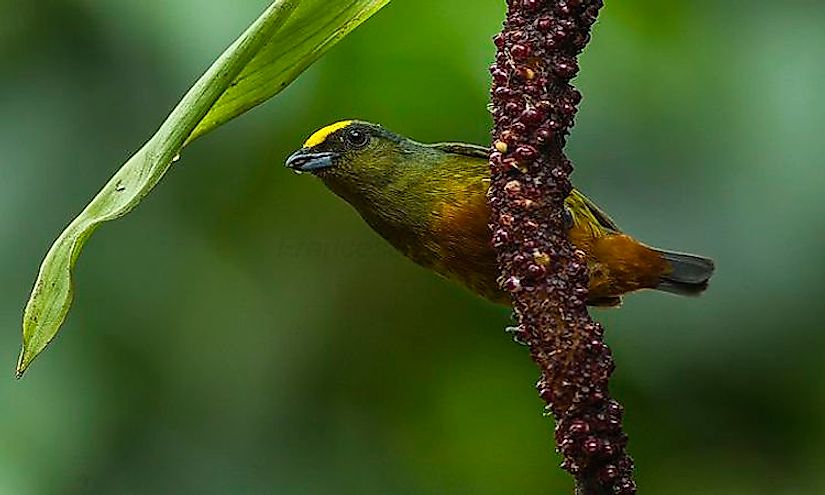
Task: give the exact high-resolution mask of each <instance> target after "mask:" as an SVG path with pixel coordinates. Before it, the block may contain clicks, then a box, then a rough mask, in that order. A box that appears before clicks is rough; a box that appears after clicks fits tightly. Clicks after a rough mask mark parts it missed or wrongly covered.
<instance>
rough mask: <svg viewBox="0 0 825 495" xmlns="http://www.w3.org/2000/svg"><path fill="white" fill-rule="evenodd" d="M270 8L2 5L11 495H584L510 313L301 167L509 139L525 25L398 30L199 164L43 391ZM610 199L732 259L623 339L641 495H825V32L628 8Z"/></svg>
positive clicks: (151, 219)
mask: <svg viewBox="0 0 825 495" xmlns="http://www.w3.org/2000/svg"><path fill="white" fill-rule="evenodd" d="M265 4H266V2H265V1H264V0H242V1H235V2H228V1H214V0H210V1H204V0H164V1H161V0H150V1H144V2H123V1H116V0H83V1H78V0H76V1H69V0H63V1H59V0H53V1H47V2H32V1H29V0H0V11H2V12H4V14H3V15H0V74H2V77H0V109H2V110H0V112H2V119H0V259H2V265H0V291H2V292H0V323H1V324H0V328H2V329H3V332H2V333H0V369H5V370H6V373H5V374H4V375H2V376H5V378H2V379H0V495H6V494H14V495H41V494H92V493H94V494H97V493H105V494H109V493H111V494H145V493H154V494H189V493H192V494H194V493H197V494H225V493H239V494H270V493H277V494H284V495H291V494H296V495H297V494H327V493H336V494H371V493H374V494H389V493H392V494H416V495H418V494H444V493H449V494H480V495H486V494H490V495H493V494H539V493H570V480H569V478H568V477H567V475H566V474H565V473H563V472H562V471H561V470H559V469H558V468H557V465H558V463H559V462H560V459H559V457H558V456H557V455H556V454H555V453H554V452H553V449H552V443H551V442H552V423H551V421H550V420H549V419H546V418H543V417H542V415H541V412H542V404H541V401H540V400H539V399H538V397H537V395H536V392H535V390H534V389H533V384H534V383H535V380H536V378H537V370H536V369H535V367H534V365H533V364H532V363H531V361H530V359H529V357H528V355H527V352H526V350H525V349H524V348H521V347H519V346H517V345H516V344H514V343H513V342H511V340H510V337H509V336H507V335H506V334H505V333H504V332H503V328H504V327H505V326H506V325H507V324H508V323H509V312H508V311H507V310H505V309H503V308H499V307H495V306H492V305H490V304H488V303H486V302H484V301H482V300H479V299H477V298H476V297H474V296H473V295H471V294H469V293H467V292H465V291H464V290H463V289H461V288H458V287H455V286H453V285H452V284H450V283H448V282H445V281H443V280H441V279H439V278H437V277H435V276H433V275H431V274H430V273H428V272H426V271H424V270H422V269H420V268H418V267H416V266H414V265H413V264H412V263H410V262H408V261H407V260H406V259H404V258H402V257H401V255H399V254H397V253H395V252H394V251H393V250H392V249H391V248H390V247H389V246H388V245H386V244H385V243H384V242H383V241H382V240H380V239H379V238H378V237H377V236H376V235H375V234H374V233H373V232H371V231H370V230H369V228H368V227H367V226H366V225H365V224H364V223H363V222H362V221H361V220H360V218H358V216H357V215H356V214H355V213H354V211H353V210H352V209H351V208H349V207H348V206H347V205H346V204H344V203H343V202H341V201H340V200H338V199H337V198H335V197H334V196H333V195H332V194H331V193H329V192H328V191H326V190H325V189H324V188H323V186H322V185H321V184H320V183H319V182H318V181H316V180H314V179H312V178H311V177H308V176H302V177H297V176H295V175H293V174H291V173H289V172H288V171H287V170H286V169H285V168H284V167H283V162H284V159H285V157H286V156H287V155H288V154H289V153H290V152H291V151H292V150H294V149H295V148H297V147H299V146H300V144H301V143H302V142H303V140H304V139H305V138H306V136H307V135H308V134H309V133H310V132H312V131H313V130H315V129H316V128H318V127H320V126H321V125H324V124H327V123H329V122H331V121H334V120H338V119H342V118H349V117H357V118H363V119H368V120H373V121H378V122H381V123H383V124H384V125H386V126H387V127H389V128H391V129H394V130H397V131H399V132H401V133H404V134H407V135H409V136H412V137H415V138H417V139H420V140H423V141H437V140H465V141H472V142H477V143H485V142H486V141H487V140H488V136H489V134H488V133H489V131H488V128H489V126H490V121H489V117H488V114H487V110H486V104H487V92H488V84H489V82H488V75H487V66H488V64H489V62H490V61H491V59H492V55H493V48H492V44H491V42H490V38H491V36H492V35H493V34H494V33H495V32H496V31H497V30H498V27H499V26H500V22H501V20H502V18H503V4H504V1H503V0H461V1H459V0H454V1H450V2H441V1H437V0H417V1H404V0H396V1H395V2H393V3H392V4H391V5H390V6H389V7H387V8H386V9H385V10H384V11H382V12H380V13H379V14H378V15H377V16H376V17H374V18H373V19H371V20H370V21H368V22H367V24H365V25H364V26H363V27H361V28H360V29H358V30H357V31H356V32H355V33H354V34H353V35H351V36H350V37H348V38H347V39H345V40H344V41H343V42H342V43H341V44H340V45H339V46H337V47H336V48H335V49H334V50H333V51H332V52H330V53H329V55H328V56H326V57H325V58H324V59H323V60H322V61H320V62H319V63H318V64H316V65H315V66H313V67H312V68H311V69H310V70H309V71H308V72H307V73H305V74H304V75H303V76H302V77H301V78H300V79H299V80H298V81H296V83H294V84H293V85H292V86H291V87H290V88H289V89H288V90H287V91H286V92H285V93H283V94H282V95H281V96H279V97H277V98H276V99H275V100H273V101H271V102H269V103H267V104H266V105H265V106H263V107H261V108H259V109H257V110H255V111H253V112H252V113H250V114H248V115H246V116H244V117H242V118H241V119H239V120H237V121H235V122H233V123H231V124H230V125H228V126H226V127H224V128H222V129H220V130H218V131H217V132H215V133H213V134H211V135H209V136H208V137H206V138H204V139H203V140H201V141H199V142H197V143H195V144H194V145H193V146H192V147H191V148H189V149H187V150H186V151H185V152H184V155H183V159H182V160H181V161H180V162H178V164H177V165H176V166H175V167H173V169H172V171H171V173H170V174H169V175H168V176H167V178H166V180H165V181H164V182H163V183H162V184H161V185H160V187H159V188H158V189H157V190H156V191H155V192H154V193H153V194H152V196H151V197H150V198H149V199H148V200H147V201H145V203H144V204H142V205H141V206H140V208H139V209H138V210H136V211H135V212H134V213H133V214H132V215H130V216H129V217H127V218H126V219H124V220H122V221H119V222H116V223H113V224H109V225H106V226H105V227H104V228H103V229H101V230H100V231H99V232H98V233H97V235H96V236H95V237H94V239H93V240H92V241H91V242H90V243H89V245H88V246H87V248H86V250H85V252H84V254H83V256H82V258H81V259H80V262H79V265H78V269H77V297H76V302H75V305H74V308H73V310H72V312H71V314H70V316H69V320H68V322H67V324H66V326H65V328H64V330H63V332H62V333H61V335H60V337H59V338H58V339H57V341H56V342H55V343H54V345H53V346H52V347H51V348H50V349H49V350H48V351H47V352H46V353H45V354H44V355H43V356H42V357H41V358H40V360H38V362H36V363H35V365H34V367H33V368H32V369H31V371H30V372H29V374H28V375H27V376H26V377H25V379H24V380H22V381H21V382H15V381H14V380H13V376H12V372H13V367H14V364H15V359H16V357H17V352H18V346H19V340H20V335H19V333H20V318H21V312H22V307H23V305H24V302H25V300H26V298H27V296H28V294H29V290H30V289H31V284H32V282H33V280H34V277H35V274H36V270H37V267H38V265H39V263H40V261H41V259H42V256H43V255H44V253H45V251H46V249H47V248H48V246H49V245H50V243H51V242H52V240H53V239H54V238H55V237H56V235H57V234H58V233H59V232H60V230H61V229H62V228H63V227H64V226H65V225H66V224H67V223H68V222H69V220H70V219H71V218H72V217H73V216H74V215H75V214H76V213H77V212H78V211H79V210H80V209H81V208H82V207H83V206H84V205H85V203H86V202H87V201H88V200H89V199H90V198H91V197H92V195H93V194H94V193H95V192H96V191H97V189H98V188H99V187H100V186H101V185H102V184H103V183H104V181H105V180H106V179H108V177H109V176H110V175H111V174H112V173H113V172H114V171H115V170H116V169H117V167H119V166H120V164H121V163H122V162H123V161H124V160H125V159H126V158H127V157H128V156H129V155H130V154H131V153H132V152H133V151H134V150H136V149H137V148H138V147H139V146H140V145H141V144H142V142H143V140H144V139H146V138H148V137H149V136H150V135H151V133H152V132H153V131H154V130H155V128H156V127H157V126H158V125H159V124H160V122H161V121H162V119H163V118H164V117H165V116H166V114H167V112H168V111H169V110H170V109H171V107H172V106H173V105H174V104H175V103H176V102H177V100H178V99H179V97H180V96H181V95H182V94H183V93H184V92H185V90H186V89H187V88H188V87H189V85H190V84H191V83H192V82H193V81H194V80H195V79H196V78H197V77H198V76H199V75H200V73H201V72H202V71H203V70H204V69H205V68H206V67H207V66H208V64H209V63H210V62H211V60H212V59H213V58H214V57H215V56H216V55H217V54H218V53H219V52H220V51H221V50H222V49H223V48H224V47H225V46H227V45H228V44H229V43H230V42H231V41H232V40H233V39H234V38H235V36H236V35H237V34H238V33H239V32H240V31H241V30H242V29H243V28H244V27H245V26H246V25H247V24H248V23H249V22H250V21H251V20H252V19H253V18H254V17H255V16H256V15H257V14H258V13H259V12H260V11H261V10H262V9H263V7H264V5H265ZM607 4H608V5H607V6H606V8H605V9H604V11H603V15H602V17H601V22H600V24H599V25H598V26H597V28H596V33H595V34H596V36H595V38H594V41H593V43H592V44H591V45H590V47H589V49H588V51H587V53H586V54H585V56H584V57H583V60H582V65H583V73H582V75H581V77H580V78H579V79H578V85H579V87H581V88H582V90H583V92H584V94H585V101H584V104H583V107H582V110H581V113H580V116H579V124H578V127H577V128H576V129H575V132H574V135H573V137H572V139H571V143H570V150H569V151H570V155H571V157H572V158H573V159H574V160H575V162H576V164H577V166H578V168H577V172H576V175H575V179H576V182H577V184H578V185H579V186H580V188H582V189H583V190H585V191H586V192H588V193H589V194H590V195H591V196H592V197H594V198H595V199H596V200H597V202H599V203H600V204H602V205H603V206H604V207H605V208H606V209H607V210H609V211H610V212H611V213H612V214H613V216H614V217H615V218H616V219H617V220H618V221H619V222H620V224H621V225H623V227H624V228H625V229H626V230H628V231H629V232H631V233H633V234H635V235H637V236H638V237H640V238H641V239H644V240H645V241H647V242H649V243H651V244H655V245H659V246H662V247H670V248H675V249H681V250H687V251H694V252H698V253H703V254H707V255H710V256H713V257H715V258H716V259H717V262H718V266H719V270H718V273H717V276H716V278H715V280H714V283H713V285H712V287H711V289H710V290H709V292H708V293H707V294H706V295H705V296H704V297H702V298H701V299H697V300H685V299H679V298H675V297H670V296H667V295H661V294H654V293H645V294H639V295H635V296H632V297H629V298H627V300H626V302H625V305H624V307H623V308H622V309H621V310H618V311H599V312H598V313H597V317H598V318H599V319H601V320H602V321H604V322H605V324H606V325H607V328H608V340H609V342H610V344H611V345H612V347H613V350H614V353H615V355H616V359H617V361H618V370H617V372H616V375H615V379H614V382H613V390H614V392H615V394H616V395H617V396H618V398H620V399H621V401H622V402H623V403H624V404H625V405H626V408H627V418H626V426H627V430H628V432H629V434H630V438H631V444H630V447H631V451H632V454H633V455H634V457H635V458H636V461H637V464H638V481H639V484H640V486H641V487H642V493H648V494H665V493H666V494H671V495H680V494H726V495H731V494H821V493H825V469H823V467H825V441H823V440H825V375H824V374H823V373H822V370H821V363H822V355H823V354H825V334H824V333H823V332H822V331H821V328H820V327H821V326H822V321H823V319H822V316H823V299H824V298H825V288H823V287H824V286H823V282H822V278H823V273H825V257H823V249H825V229H824V227H825V220H823V211H825V195H823V194H822V191H823V189H825V172H823V169H822V160H823V156H825V139H823V137H822V132H823V129H825V96H823V89H825V63H823V61H825V30H823V29H822V26H823V24H825V5H823V4H822V2H813V1H802V0H798V1H787V2H775V1H768V0H755V1H752V2H747V4H746V5H743V4H742V3H741V2H734V1H731V0H722V1H709V0H700V1H695V2H680V3H674V2H658V1H654V0H625V1H609V2H607Z"/></svg>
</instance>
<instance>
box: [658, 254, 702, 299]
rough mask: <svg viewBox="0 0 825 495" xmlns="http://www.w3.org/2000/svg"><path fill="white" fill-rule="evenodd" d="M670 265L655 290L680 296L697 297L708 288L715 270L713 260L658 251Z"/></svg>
mask: <svg viewBox="0 0 825 495" xmlns="http://www.w3.org/2000/svg"><path fill="white" fill-rule="evenodd" d="M658 253H659V255H661V256H662V258H664V259H665V260H667V261H668V262H669V263H670V266H671V271H670V273H669V274H668V275H667V276H665V277H662V281H661V282H660V283H659V285H658V286H657V287H656V289H657V290H661V291H664V292H670V293H672V294H678V295H681V296H698V295H699V294H701V293H702V292H704V291H705V289H707V288H708V281H709V280H710V277H711V276H712V275H713V270H714V269H715V266H714V263H713V260H712V259H710V258H705V257H702V256H697V255H695V254H685V253H676V252H673V251H662V250H659V251H658Z"/></svg>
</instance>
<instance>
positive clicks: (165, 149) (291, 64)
mask: <svg viewBox="0 0 825 495" xmlns="http://www.w3.org/2000/svg"><path fill="white" fill-rule="evenodd" d="M388 2H389V0H276V1H274V2H273V3H272V4H270V6H269V7H268V8H267V9H266V11H265V12H264V13H263V14H261V16H260V17H259V18H258V19H257V20H256V21H255V22H254V23H253V24H252V25H251V26H250V27H249V28H248V29H247V30H246V31H245V32H244V33H243V34H242V35H241V36H240V37H239V38H238V39H237V40H236V41H235V42H234V43H233V44H232V45H231V46H230V47H229V48H228V49H227V50H226V51H225V52H224V53H223V54H222V55H221V56H220V57H219V58H218V59H217V60H216V61H215V62H214V63H213V64H212V66H211V67H210V68H209V69H208V70H207V71H206V73H204V75H203V76H201V78H200V79H199V80H198V81H197V82H196V83H195V85H194V86H192V88H191V89H190V90H189V91H188V92H187V93H186V95H185V96H184V97H183V99H182V100H181V101H180V103H178V105H177V106H176V107H175V109H174V110H173V111H172V113H171V114H170V115H169V117H167V119H166V120H165V121H164V122H163V124H162V125H161V126H160V128H159V129H158V131H157V132H156V133H155V134H154V135H153V136H152V137H151V138H150V139H149V141H147V142H146V144H145V145H144V146H143V147H142V148H141V149H140V150H139V151H138V152H137V153H135V154H134V155H133V156H132V157H131V158H130V159H129V160H128V161H127V162H126V163H125V164H124V165H123V166H122V167H121V168H120V170H118V171H117V173H115V175H114V176H113V177H112V178H111V179H110V180H109V182H108V183H106V185H105V186H103V188H102V189H101V190H100V192H99V193H98V194H97V196H95V197H94V199H92V201H91V202H90V203H89V204H88V205H87V206H86V208H85V209H84V210H83V211H82V212H81V213H80V215H78V216H77V217H76V218H75V219H74V220H73V221H72V222H71V223H70V224H69V226H68V227H66V229H65V230H64V231H63V232H62V233H61V234H60V236H59V237H58V238H57V240H56V241H55V242H54V244H53V245H52V247H51V249H49V252H48V253H47V254H46V258H45V259H44V260H43V263H42V264H41V266H40V272H39V274H38V276H37V281H36V282H35V284H34V289H33V290H32V294H31V296H30V298H29V301H28V303H27V304H26V309H25V312H24V315H23V347H22V350H21V351H20V358H19V359H18V362H17V376H18V378H19V377H21V376H22V375H23V373H24V372H25V371H26V369H27V368H28V367H29V365H30V364H31V362H32V360H33V359H34V358H35V357H37V355H38V354H40V352H42V351H43V349H45V348H46V346H47V345H48V344H49V342H51V341H52V339H54V337H55V336H56V335H57V332H58V330H59V329H60V326H61V325H62V324H63V321H64V320H65V319H66V314H67V313H68V311H69V307H70V306H71V303H72V285H73V284H72V270H73V268H74V265H75V262H76V261H77V258H78V256H79V255H80V252H81V250H82V249H83V245H84V244H85V242H86V240H88V238H89V237H90V236H91V235H92V233H93V232H94V231H95V230H96V229H97V227H99V226H100V224H101V223H103V222H108V221H110V220H114V219H117V218H120V217H122V216H123V215H125V214H127V213H129V212H130V211H131V210H132V209H134V208H135V206H137V205H138V203H140V201H141V199H143V198H144V197H145V196H146V195H147V194H149V192H150V191H151V190H152V188H154V187H155V185H157V183H158V182H159V181H160V180H161V179H162V178H163V176H164V174H165V173H166V171H167V170H168V169H169V167H170V166H171V165H172V163H173V162H174V161H175V157H176V156H177V155H178V154H179V153H180V151H181V149H182V148H183V147H184V146H185V145H186V144H188V143H190V142H192V141H193V140H194V139H196V138H198V137H200V136H202V135H204V134H206V133H207V132H209V131H211V130H213V129H215V128H217V127H219V126H220V125H222V124H224V123H226V122H228V121H229V120H231V119H233V118H235V117H237V116H238V115H240V114H242V113H244V112H246V111H247V110H249V109H250V108H252V107H254V106H256V105H258V104H260V103H263V102H264V101H266V100H267V99H269V98H271V97H272V96H274V95H276V94H278V93H279V92H280V91H281V90H283V89H284V88H285V87H286V86H287V85H289V83H290V82H292V81H293V80H295V78H296V77H298V76H299V75H300V74H301V73H302V72H303V71H304V70H305V69H306V68H307V67H309V66H310V65H311V64H312V63H313V62H314V61H315V60H317V59H318V58H319V57H320V56H321V55H322V54H323V53H324V52H325V51H326V50H328V49H329V48H330V47H331V46H332V45H334V44H335V43H336V42H337V41H338V40H340V39H341V38H343V37H344V36H346V35H347V34H348V33H349V32H350V31H352V30H353V29H355V28H356V27H357V26H358V25H359V24H360V23H362V22H363V21H365V20H366V19H367V18H369V17H370V16H371V15H372V14H374V13H375V12H377V11H378V10H379V9H380V8H381V7H383V6H384V5H386V4H387V3H388Z"/></svg>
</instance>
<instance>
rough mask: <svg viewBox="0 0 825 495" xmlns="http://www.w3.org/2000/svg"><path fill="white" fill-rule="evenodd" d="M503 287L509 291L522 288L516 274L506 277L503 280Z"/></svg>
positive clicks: (516, 290)
mask: <svg viewBox="0 0 825 495" xmlns="http://www.w3.org/2000/svg"><path fill="white" fill-rule="evenodd" d="M504 288H505V289H507V290H508V291H509V292H518V291H520V290H521V289H522V287H521V279H519V278H518V277H516V276H512V277H508V278H507V280H505V281H504Z"/></svg>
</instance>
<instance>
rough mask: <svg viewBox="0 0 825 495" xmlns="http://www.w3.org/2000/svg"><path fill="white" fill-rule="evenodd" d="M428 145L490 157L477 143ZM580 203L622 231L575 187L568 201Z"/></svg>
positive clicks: (607, 225)
mask: <svg viewBox="0 0 825 495" xmlns="http://www.w3.org/2000/svg"><path fill="white" fill-rule="evenodd" d="M427 146H429V147H431V148H434V149H437V150H440V151H443V152H445V153H454V154H456V155H463V156H468V157H472V158H481V159H484V160H487V159H489V158H490V149H489V148H485V147H483V146H478V145H475V144H467V143H435V144H428V145H427ZM570 201H572V202H574V203H579V204H581V205H582V206H584V207H585V208H587V210H588V211H589V212H590V213H591V214H592V216H593V218H594V219H595V220H596V222H597V223H598V224H599V225H601V226H602V227H604V228H605V229H608V230H612V231H615V232H621V229H620V228H619V226H618V225H616V222H614V221H613V219H612V218H610V216H609V215H608V214H607V213H605V212H604V211H602V209H601V208H599V207H598V206H596V204H595V203H593V201H591V200H590V198H588V197H587V196H585V195H584V194H582V193H581V192H579V191H578V190H576V189H574V190H573V192H571V193H570V197H569V198H568V202H570Z"/></svg>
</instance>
